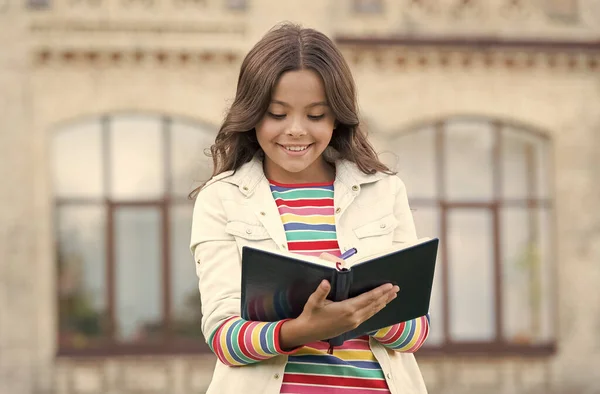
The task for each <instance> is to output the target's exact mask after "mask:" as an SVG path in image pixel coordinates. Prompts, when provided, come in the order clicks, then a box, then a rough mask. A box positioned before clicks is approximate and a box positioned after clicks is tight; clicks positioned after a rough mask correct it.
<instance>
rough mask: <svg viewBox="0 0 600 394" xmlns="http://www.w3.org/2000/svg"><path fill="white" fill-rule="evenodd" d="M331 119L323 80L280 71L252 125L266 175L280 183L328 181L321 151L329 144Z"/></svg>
mask: <svg viewBox="0 0 600 394" xmlns="http://www.w3.org/2000/svg"><path fill="white" fill-rule="evenodd" d="M334 122H335V119H334V115H333V113H332V111H331V108H329V106H328V105H327V98H326V96H325V89H324V86H323V81H322V80H321V77H320V76H319V75H318V74H317V73H316V72H314V71H312V70H297V71H289V72H286V73H284V74H283V75H282V76H281V78H280V79H279V82H278V83H277V85H276V86H275V89H274V92H273V95H272V96H271V103H270V105H269V109H268V110H267V113H266V114H265V115H264V116H263V118H262V120H261V121H260V123H259V124H258V125H257V126H256V136H257V139H258V143H259V144H260V146H261V148H262V149H263V151H264V152H265V163H264V167H265V173H266V175H267V177H268V178H269V179H272V180H275V181H278V182H282V183H294V182H324V181H328V180H330V177H331V168H330V167H329V166H328V165H327V164H326V163H325V161H324V160H323V158H322V157H321V154H322V153H323V151H324V150H325V148H327V145H329V141H330V140H331V135H332V133H333V128H334Z"/></svg>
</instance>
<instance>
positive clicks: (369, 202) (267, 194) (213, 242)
mask: <svg viewBox="0 0 600 394" xmlns="http://www.w3.org/2000/svg"><path fill="white" fill-rule="evenodd" d="M335 165H336V179H335V183H334V204H335V212H336V214H335V221H336V230H337V237H338V243H339V245H340V248H341V249H342V250H343V251H345V250H347V249H349V248H352V247H356V248H357V249H358V250H359V253H360V254H361V255H363V254H369V253H371V252H375V251H378V250H381V249H384V248H389V247H390V246H391V245H392V244H393V243H402V242H410V241H414V240H416V239H417V237H416V233H415V226H414V223H413V218H412V214H411V212H410V209H409V205H408V200H407V197H406V190H405V187H404V183H403V182H402V181H401V180H400V179H399V178H398V177H397V176H393V175H386V174H382V173H377V174H374V175H366V174H364V173H363V172H361V171H360V170H359V169H358V167H357V166H356V165H355V164H353V163H351V162H348V161H343V160H341V161H336V162H335ZM244 245H249V246H253V247H260V248H272V249H280V250H281V249H286V247H287V243H286V236H285V231H284V229H283V224H282V222H281V218H280V216H279V212H278V210H277V206H276V205H275V201H274V200H273V197H272V195H271V190H270V188H269V183H268V181H267V179H266V178H265V175H264V172H263V169H262V161H261V160H260V158H259V157H258V156H257V157H255V158H254V159H253V160H252V161H250V162H249V163H246V164H244V165H243V166H242V167H241V168H240V169H239V170H238V171H236V172H235V173H233V172H231V171H230V172H226V173H223V174H220V175H218V176H216V177H214V178H213V179H211V180H210V181H209V182H208V183H207V185H206V186H205V187H204V188H203V189H202V191H201V192H200V193H199V194H198V196H197V199H196V203H195V207H194V215H193V224H192V237H191V250H192V253H193V255H194V259H195V262H196V273H197V275H198V278H199V283H200V286H199V287H200V294H201V299H202V332H203V333H204V336H205V338H209V337H210V334H211V333H212V332H213V331H214V330H215V329H216V328H217V327H218V326H219V325H220V324H221V323H222V322H223V321H224V320H226V319H227V318H229V317H231V316H239V315H240V281H241V267H240V266H241V263H240V261H241V249H242V247H243V246H244ZM348 264H349V265H351V264H352V263H351V260H348ZM370 345H371V349H372V351H373V353H374V355H375V357H376V358H377V360H378V361H379V363H380V365H381V368H382V369H383V372H384V375H385V377H386V379H387V382H388V385H389V388H390V390H391V392H392V394H400V393H402V394H413V393H414V394H424V393H426V392H427V391H426V389H425V384H424V382H423V379H422V376H421V372H420V371H419V367H418V366H417V363H416V361H415V358H414V355H413V354H411V353H399V352H395V351H393V350H389V349H387V348H385V347H384V346H383V345H381V344H379V343H378V342H377V341H376V340H374V339H371V341H370ZM286 362H287V356H277V357H274V358H272V359H269V360H266V361H262V362H260V363H256V364H252V365H247V366H242V367H228V366H225V365H224V364H222V363H221V362H219V361H217V365H216V367H215V371H214V375H213V379H212V382H211V384H210V387H209V389H208V392H207V394H239V393H245V394H259V393H260V394H279V391H280V387H281V384H282V378H283V373H284V369H285V365H286Z"/></svg>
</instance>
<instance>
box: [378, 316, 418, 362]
mask: <svg viewBox="0 0 600 394" xmlns="http://www.w3.org/2000/svg"><path fill="white" fill-rule="evenodd" d="M428 335H429V314H427V315H425V316H421V317H418V318H416V319H412V320H409V321H406V322H403V323H398V324H394V325H393V326H390V327H385V328H382V329H381V330H378V331H376V332H374V333H372V334H371V336H372V337H373V338H375V339H376V340H377V341H379V343H381V344H382V345H383V346H385V347H387V348H389V349H393V350H395V351H397V352H403V353H414V352H416V351H417V350H419V348H420V347H421V346H422V345H423V343H424V342H425V340H426V339H427V336H428Z"/></svg>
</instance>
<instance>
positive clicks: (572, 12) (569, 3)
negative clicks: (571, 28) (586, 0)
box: [545, 0, 579, 22]
mask: <svg viewBox="0 0 600 394" xmlns="http://www.w3.org/2000/svg"><path fill="white" fill-rule="evenodd" d="M545 5H546V13H547V14H548V16H549V17H550V18H552V19H555V20H562V21H570V22H574V21H577V20H578V18H579V0H546V4H545Z"/></svg>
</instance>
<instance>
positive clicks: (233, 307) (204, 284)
mask: <svg viewBox="0 0 600 394" xmlns="http://www.w3.org/2000/svg"><path fill="white" fill-rule="evenodd" d="M219 186H221V185H219V184H212V185H209V186H207V187H205V188H204V189H202V191H200V193H199V194H198V196H197V197H196V201H195V204H194V213H193V218H192V235H191V244H190V249H191V252H192V255H193V256H194V261H195V265H196V274H197V276H198V283H199V289H200V298H201V301H202V333H203V335H204V337H205V338H206V341H207V343H208V345H209V347H210V348H211V349H212V350H213V352H214V353H215V354H216V355H217V357H218V358H219V360H221V362H223V363H224V364H226V365H231V366H232V365H246V364H251V363H255V362H258V361H261V360H264V359H267V358H271V357H274V356H276V355H278V354H287V353H285V352H283V351H282V350H281V348H280V347H279V330H280V328H281V325H282V324H283V322H274V323H261V322H248V321H245V320H243V319H241V318H240V317H239V316H240V300H241V289H240V282H241V256H240V253H239V251H238V248H237V244H236V241H235V238H234V237H233V235H231V234H229V233H228V232H227V231H226V226H227V217H226V214H225V210H224V208H223V203H222V200H221V198H220V195H219Z"/></svg>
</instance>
